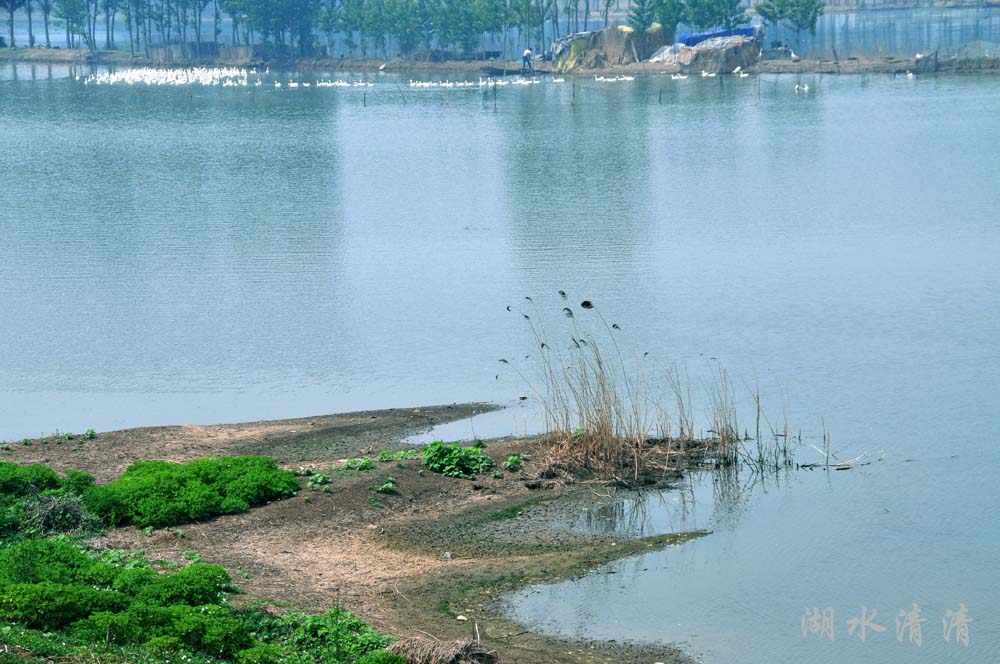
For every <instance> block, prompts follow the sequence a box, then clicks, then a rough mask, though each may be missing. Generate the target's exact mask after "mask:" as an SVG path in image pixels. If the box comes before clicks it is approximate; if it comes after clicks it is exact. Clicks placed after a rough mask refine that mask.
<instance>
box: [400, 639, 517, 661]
mask: <svg viewBox="0 0 1000 664" xmlns="http://www.w3.org/2000/svg"><path fill="white" fill-rule="evenodd" d="M388 650H389V652H392V653H396V654H397V655H399V656H400V657H402V658H403V659H405V660H406V661H407V662H408V664H500V657H499V656H498V655H497V654H496V652H495V651H493V650H487V649H486V648H484V647H483V646H481V645H479V644H478V643H476V642H475V641H437V640H435V639H425V638H422V637H414V638H411V639H403V640H402V641H396V642H395V643H393V644H392V645H391V646H389V648H388Z"/></svg>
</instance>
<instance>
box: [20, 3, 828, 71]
mask: <svg viewBox="0 0 1000 664" xmlns="http://www.w3.org/2000/svg"><path fill="white" fill-rule="evenodd" d="M623 3H627V4H626V5H625V7H623V6H622V5H623ZM805 5H809V6H811V7H813V9H812V10H808V11H813V14H811V16H813V18H812V24H811V25H812V26H813V27H814V26H815V17H817V16H818V12H819V11H821V8H822V0H766V1H765V2H764V6H765V7H767V8H768V11H769V12H770V13H767V14H764V13H763V12H760V9H759V8H760V7H761V5H758V12H759V13H761V15H762V16H764V18H765V19H766V20H769V21H771V22H772V23H774V22H775V21H777V22H779V23H780V22H781V21H788V22H789V23H790V24H791V25H792V26H793V27H794V26H799V25H802V26H805V27H806V28H808V27H809V26H808V25H807V22H808V17H809V14H808V11H807V10H805V9H803V8H802V7H804V6H805ZM0 8H2V9H3V10H5V13H7V16H8V24H9V34H10V45H11V46H14V45H15V44H14V27H13V26H14V12H15V11H18V10H21V11H23V12H25V13H26V14H27V17H28V34H29V38H28V39H29V42H30V43H29V44H28V45H29V46H35V45H36V43H42V40H41V39H36V35H35V33H34V22H35V21H36V20H37V18H38V15H41V23H42V26H43V29H44V44H45V46H46V47H51V46H52V42H53V39H52V36H51V34H50V26H58V27H61V28H63V29H64V30H65V34H66V46H67V47H71V48H72V47H77V48H79V47H86V48H89V49H91V50H94V49H97V48H102V47H103V48H105V49H112V48H118V47H120V46H123V45H124V44H123V42H124V41H125V39H126V38H127V40H128V45H129V49H130V50H131V51H133V52H137V51H141V50H143V49H145V48H147V47H149V46H150V45H153V44H157V43H159V44H171V43H191V42H194V43H197V44H203V43H208V42H216V43H217V42H218V41H219V39H220V37H221V36H222V34H223V26H226V27H227V29H228V30H229V31H230V33H229V34H228V35H227V37H228V39H227V40H226V41H229V42H230V43H233V44H245V45H258V44H266V45H272V46H275V47H277V48H279V49H282V50H284V51H285V52H287V53H288V54H289V55H309V54H313V53H316V52H317V51H318V50H320V49H321V48H322V47H324V46H325V47H327V52H328V53H331V54H332V53H333V52H334V48H335V46H336V45H339V46H340V49H341V51H346V53H347V55H348V56H349V57H354V56H355V55H361V56H362V57H378V56H388V55H393V54H398V55H408V54H412V53H415V52H417V51H427V52H429V51H431V50H432V49H435V48H437V49H451V50H454V51H456V52H461V53H464V54H472V53H475V52H477V51H484V50H486V48H487V44H502V45H503V46H504V47H505V48H506V47H507V46H514V47H517V46H519V45H520V46H524V45H530V46H535V47H536V48H537V47H541V48H540V49H539V50H544V48H545V46H546V45H547V44H548V43H550V42H551V41H552V40H553V39H555V38H558V37H560V36H562V35H561V33H565V32H578V31H581V30H588V29H592V28H594V27H599V26H600V24H604V25H607V24H608V21H609V14H610V13H611V12H612V10H614V11H616V12H619V11H625V10H627V11H628V13H629V22H630V23H632V24H633V26H635V25H636V24H638V25H641V26H644V27H648V26H649V25H650V24H651V23H652V22H653V21H657V22H659V23H660V24H662V25H663V26H664V28H665V29H666V30H668V31H673V30H675V29H676V26H677V24H678V23H680V22H683V23H686V24H688V25H691V26H692V27H695V28H699V29H707V28H713V27H722V28H731V27H734V26H735V25H737V24H739V23H742V22H744V21H745V16H744V12H743V9H742V7H741V0H0ZM771 8H773V11H771ZM804 12H805V13H804ZM595 14H597V15H599V16H600V18H598V19H596V20H595ZM226 19H228V20H226ZM595 23H596V24H597V25H595ZM101 24H103V26H102V27H103V28H104V41H103V44H99V43H98V39H97V35H98V26H99V25H101ZM119 24H124V26H125V31H126V32H127V34H125V35H123V34H119V35H116V34H115V30H116V27H118V26H119ZM119 42H122V43H119Z"/></svg>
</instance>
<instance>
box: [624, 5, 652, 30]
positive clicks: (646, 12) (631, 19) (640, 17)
mask: <svg viewBox="0 0 1000 664" xmlns="http://www.w3.org/2000/svg"><path fill="white" fill-rule="evenodd" d="M653 4H654V3H653V0H632V8H631V9H629V12H628V25H629V27H630V28H632V29H633V30H635V31H636V32H640V33H644V32H646V30H648V29H649V26H651V25H652V24H653Z"/></svg>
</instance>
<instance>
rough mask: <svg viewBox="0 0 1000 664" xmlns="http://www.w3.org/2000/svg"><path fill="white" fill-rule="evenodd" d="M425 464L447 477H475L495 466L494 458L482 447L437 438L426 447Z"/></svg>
mask: <svg viewBox="0 0 1000 664" xmlns="http://www.w3.org/2000/svg"><path fill="white" fill-rule="evenodd" d="M423 464H424V465H425V466H426V467H427V468H428V469H429V470H431V471H433V472H435V473H438V474H439V475H445V476H447V477H461V478H465V479H473V478H475V477H476V476H477V475H479V473H482V472H486V471H487V470H489V469H490V468H492V467H493V460H492V459H491V458H490V457H489V456H487V454H486V453H485V452H483V450H482V448H481V447H475V446H473V447H461V446H460V445H458V443H452V444H451V445H445V444H444V442H443V441H440V440H436V441H434V442H433V443H431V444H429V445H428V446H427V447H426V448H425V449H424V454H423Z"/></svg>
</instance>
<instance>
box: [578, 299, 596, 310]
mask: <svg viewBox="0 0 1000 664" xmlns="http://www.w3.org/2000/svg"><path fill="white" fill-rule="evenodd" d="M580 306H581V307H582V308H584V309H593V308H594V303H593V302H591V301H590V300H584V301H583V302H581V303H580Z"/></svg>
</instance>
